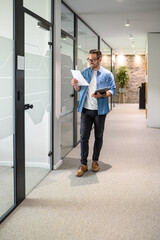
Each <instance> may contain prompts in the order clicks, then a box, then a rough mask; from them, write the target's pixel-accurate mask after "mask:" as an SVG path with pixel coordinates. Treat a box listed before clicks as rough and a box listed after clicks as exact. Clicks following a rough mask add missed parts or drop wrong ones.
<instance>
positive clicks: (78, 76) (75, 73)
mask: <svg viewBox="0 0 160 240" xmlns="http://www.w3.org/2000/svg"><path fill="white" fill-rule="evenodd" d="M71 72H72V75H73V77H74V78H76V79H77V80H78V86H89V84H88V82H87V81H86V80H85V79H84V77H83V76H82V74H81V72H80V71H79V70H71Z"/></svg>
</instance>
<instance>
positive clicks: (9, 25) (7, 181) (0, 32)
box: [0, 0, 15, 220]
mask: <svg viewBox="0 0 160 240" xmlns="http://www.w3.org/2000/svg"><path fill="white" fill-rule="evenodd" d="M0 22H1V27H0V220H1V217H2V216H3V215H4V214H5V212H7V211H8V210H9V209H10V208H11V207H12V206H13V205H14V134H15V128H14V120H15V111H14V100H15V98H14V80H15V78H14V70H13V69H14V41H13V2H12V1H11V0H6V1H0Z"/></svg>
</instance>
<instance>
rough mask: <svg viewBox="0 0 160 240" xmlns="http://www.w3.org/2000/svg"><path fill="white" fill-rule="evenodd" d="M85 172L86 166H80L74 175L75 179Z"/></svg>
mask: <svg viewBox="0 0 160 240" xmlns="http://www.w3.org/2000/svg"><path fill="white" fill-rule="evenodd" d="M86 171H88V166H87V165H81V166H80V167H79V169H78V171H77V172H76V173H75V175H76V176H77V177H81V176H82V175H83V174H84V173H85V172H86Z"/></svg>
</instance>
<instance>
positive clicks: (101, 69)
mask: <svg viewBox="0 0 160 240" xmlns="http://www.w3.org/2000/svg"><path fill="white" fill-rule="evenodd" d="M90 70H91V72H93V70H92V68H91V67H90ZM101 72H103V67H102V66H100V68H99V69H98V71H97V73H101Z"/></svg>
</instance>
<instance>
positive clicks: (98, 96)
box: [92, 92, 111, 98]
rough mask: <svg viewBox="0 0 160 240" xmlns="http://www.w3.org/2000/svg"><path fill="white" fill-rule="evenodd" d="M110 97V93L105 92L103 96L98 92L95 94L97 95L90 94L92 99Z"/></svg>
mask: <svg viewBox="0 0 160 240" xmlns="http://www.w3.org/2000/svg"><path fill="white" fill-rule="evenodd" d="M110 95H111V93H110V92H106V93H104V94H100V93H99V92H97V94H94V93H93V94H92V97H94V98H104V97H109V96H110Z"/></svg>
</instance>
